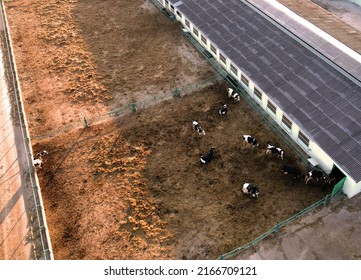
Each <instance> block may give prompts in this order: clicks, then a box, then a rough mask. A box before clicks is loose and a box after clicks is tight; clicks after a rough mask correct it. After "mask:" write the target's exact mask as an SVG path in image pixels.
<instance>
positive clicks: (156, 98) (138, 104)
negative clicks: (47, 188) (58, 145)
mask: <svg viewBox="0 0 361 280" xmlns="http://www.w3.org/2000/svg"><path fill="white" fill-rule="evenodd" d="M220 80H222V77H221V76H220V75H218V74H216V75H213V76H211V77H209V78H207V79H205V80H202V81H199V82H196V83H192V84H188V85H186V86H183V87H174V88H173V89H172V90H169V91H164V92H162V93H160V94H157V95H152V96H150V97H148V98H145V99H142V100H139V101H134V102H130V103H128V104H126V105H124V106H122V107H119V108H116V109H113V110H111V111H108V112H106V113H104V114H99V115H93V116H84V118H83V119H82V120H79V123H69V124H68V125H64V126H62V127H60V128H58V129H56V130H52V131H50V132H48V133H44V134H39V135H35V136H33V137H32V139H34V140H41V139H46V138H50V137H54V136H55V135H57V134H59V133H64V132H67V131H69V130H71V129H75V128H79V127H81V126H82V124H83V125H84V126H85V127H88V126H90V125H92V124H95V123H98V122H102V121H106V120H109V119H111V118H115V117H120V116H124V115H126V114H128V113H131V112H136V111H137V110H139V109H144V108H146V107H149V106H152V105H155V104H158V103H160V102H162V101H165V100H170V99H172V98H176V97H180V96H185V95H187V94H189V93H192V92H194V91H196V90H199V89H202V88H204V87H207V86H210V85H212V84H215V83H217V82H218V81H220Z"/></svg>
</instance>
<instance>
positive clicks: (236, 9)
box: [170, 0, 361, 182]
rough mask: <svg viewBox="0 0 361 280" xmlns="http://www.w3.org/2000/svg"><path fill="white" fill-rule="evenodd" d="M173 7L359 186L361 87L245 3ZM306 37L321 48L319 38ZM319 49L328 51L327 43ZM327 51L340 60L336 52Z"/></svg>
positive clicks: (208, 1) (213, 0)
mask: <svg viewBox="0 0 361 280" xmlns="http://www.w3.org/2000/svg"><path fill="white" fill-rule="evenodd" d="M170 2H173V4H174V3H175V2H178V6H177V8H178V9H179V11H180V12H181V13H183V14H184V15H185V17H187V18H188V19H189V20H190V21H191V22H192V23H194V24H195V25H196V26H197V28H198V29H199V31H200V32H201V33H202V34H204V35H205V36H206V37H207V38H208V39H209V40H210V41H211V42H212V43H213V44H214V45H215V46H216V47H217V48H218V49H220V51H221V52H222V53H224V54H225V55H226V56H227V57H228V58H229V59H231V60H232V61H233V63H234V64H236V65H237V66H238V67H239V68H240V69H241V71H242V72H244V73H245V74H246V75H247V76H248V77H249V78H250V79H251V80H252V81H253V82H254V83H255V84H256V85H257V86H258V87H259V88H260V89H262V90H263V91H264V92H265V93H266V94H267V95H268V96H269V97H270V98H271V99H272V100H273V101H274V102H275V103H276V105H277V106H278V107H279V108H280V109H281V110H282V111H284V112H285V113H286V114H287V115H288V116H289V117H291V118H292V120H293V121H294V122H295V123H296V124H297V125H298V126H299V127H300V128H301V129H302V130H303V131H304V132H305V133H306V134H307V135H308V136H309V137H310V139H311V140H312V141H314V142H316V143H317V144H318V145H319V146H320V147H321V148H322V149H323V150H324V151H325V152H326V153H327V154H328V155H329V156H330V157H331V158H332V159H333V160H334V161H335V162H336V164H338V165H339V166H340V167H341V168H342V169H343V170H345V171H346V172H347V173H348V175H349V176H350V177H352V178H353V179H354V180H355V181H357V182H359V181H361V110H360V108H361V87H360V84H361V83H360V81H358V80H357V79H353V78H352V79H349V77H348V76H347V75H346V76H345V75H344V74H342V73H341V72H340V71H339V70H337V69H335V68H334V66H332V65H331V64H330V62H328V61H327V60H325V58H320V56H319V55H316V54H315V53H314V52H313V51H312V50H310V49H309V48H306V47H305V46H304V45H302V44H301V43H300V42H299V40H298V39H297V38H296V39H295V38H294V37H293V35H292V36H290V34H288V33H287V32H284V30H281V29H280V28H279V27H277V26H276V25H275V24H274V23H273V22H271V21H270V20H269V19H267V17H264V16H262V15H260V13H259V11H256V10H254V9H253V8H252V7H250V6H249V5H246V4H245V3H243V1H242V0H227V1H224V0H198V1H197V0H181V1H170ZM180 2H182V3H181V4H180ZM230 19H232V20H230ZM303 32H304V33H307V36H309V38H311V37H313V36H314V37H315V38H313V40H314V41H315V42H318V43H319V41H317V38H316V37H317V36H316V35H315V34H313V33H310V32H309V31H306V30H304V31H303ZM320 48H321V49H320V51H322V49H327V48H328V47H327V46H326V45H325V43H324V42H323V43H322V44H320ZM327 50H328V51H329V53H330V54H331V55H333V56H336V52H335V50H334V49H332V50H331V49H329V48H328V49H327ZM337 57H338V58H340V57H342V61H343V63H344V65H343V68H344V69H347V67H349V68H350V69H351V68H352V69H361V66H360V65H358V64H359V63H358V64H357V63H356V64H355V61H354V60H353V59H352V58H350V57H348V56H347V55H346V54H340V53H338V54H337ZM346 64H348V66H347V65H346ZM345 65H346V66H345Z"/></svg>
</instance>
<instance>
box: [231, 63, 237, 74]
mask: <svg viewBox="0 0 361 280" xmlns="http://www.w3.org/2000/svg"><path fill="white" fill-rule="evenodd" d="M231 72H232V74H234V75H235V76H237V75H238V70H237V68H236V66H234V65H233V64H232V63H231Z"/></svg>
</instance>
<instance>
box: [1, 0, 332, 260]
mask: <svg viewBox="0 0 361 280" xmlns="http://www.w3.org/2000/svg"><path fill="white" fill-rule="evenodd" d="M6 7H7V13H8V19H9V23H10V26H11V33H12V38H13V43H14V48H15V54H16V59H17V65H18V71H19V76H20V81H21V85H22V91H23V98H24V102H25V108H26V113H27V118H28V122H29V127H30V132H31V134H32V136H33V137H34V139H41V138H42V139H41V140H35V141H34V140H33V147H34V151H40V150H43V149H45V150H47V151H48V152H49V155H48V156H47V157H45V158H44V164H43V169H42V170H41V171H39V172H38V176H39V180H40V184H41V187H42V194H43V200H44V204H45V210H46V215H47V222H48V227H49V230H50V235H51V241H52V245H53V250H54V256H55V258H56V259H214V258H217V257H218V256H220V255H221V254H223V253H226V252H228V251H230V250H232V249H234V248H235V247H238V246H241V245H243V244H245V243H247V242H249V241H251V240H252V239H254V238H255V237H257V236H258V235H260V234H261V233H263V232H264V231H266V230H268V229H269V228H271V227H273V226H274V225H275V224H276V223H277V222H279V221H282V220H283V219H285V218H288V217H289V216H291V215H292V214H295V213H296V212H298V211H300V210H302V209H303V208H305V207H307V206H308V205H310V204H312V203H313V202H316V201H317V200H319V199H321V198H322V197H324V196H325V195H326V194H327V193H329V192H330V191H331V186H328V185H324V184H322V183H319V182H312V183H309V184H308V185H305V183H304V181H303V179H293V178H291V177H288V176H285V175H283V174H282V172H281V166H282V164H283V163H284V162H287V163H290V164H293V165H296V166H299V167H300V168H302V169H305V168H306V167H305V166H302V165H301V163H300V162H299V160H298V158H297V157H296V156H295V155H293V154H292V150H291V149H290V148H288V147H287V146H286V145H285V144H284V143H283V142H282V141H281V140H280V139H279V138H278V137H277V136H276V135H275V134H274V133H273V131H272V130H271V129H270V128H268V126H267V125H266V124H264V122H263V121H262V119H261V118H260V117H259V116H258V115H257V114H256V113H255V112H254V111H253V110H252V109H250V108H249V106H248V105H247V104H246V103H245V102H244V101H241V102H240V103H237V104H234V103H232V102H230V100H228V99H227V96H226V87H227V85H226V84H225V83H224V82H220V83H218V84H216V85H212V86H209V87H205V88H203V89H200V90H198V91H196V92H193V93H192V94H191V95H187V96H183V97H181V98H173V99H170V100H166V101H163V102H162V103H160V104H158V105H154V106H152V107H148V108H144V109H139V110H137V112H135V113H129V114H127V115H125V116H123V117H119V118H113V119H111V118H109V119H108V120H103V121H102V122H98V123H94V124H91V126H90V127H89V128H83V127H82V126H81V121H82V119H83V117H84V116H92V115H96V114H100V113H106V112H108V111H110V110H113V109H115V108H119V107H121V106H124V105H126V104H129V102H132V101H141V100H142V99H144V98H148V97H151V96H155V95H157V94H159V93H161V92H169V91H171V90H172V89H173V88H174V87H182V86H186V85H188V84H192V83H196V82H199V81H203V80H205V79H207V78H209V77H211V76H213V75H214V72H213V71H212V70H211V68H210V67H209V66H208V65H207V63H206V62H205V61H204V60H203V58H202V57H201V56H200V55H199V54H198V53H197V52H196V50H195V49H194V48H193V47H192V46H191V45H190V44H189V43H188V42H187V41H186V40H185V39H184V38H183V36H182V35H181V34H180V31H179V25H178V23H175V22H170V21H169V20H168V19H167V18H166V17H165V16H164V15H162V14H161V13H160V12H159V11H158V10H157V9H156V8H155V7H154V6H153V5H152V4H151V3H150V1H140V0H135V1H126V0H119V1H110V0H104V1H94V0H87V1H85V0H72V1H70V0H68V1H66V0H63V1H59V0H48V1H40V0H35V1H31V3H29V1H26V0H14V1H12V2H6ZM29 29H30V30H32V32H29V31H28V30H29ZM219 101H224V102H228V104H229V106H230V112H229V114H227V115H226V116H224V117H221V116H219V114H218V108H219ZM192 120H198V121H200V122H201V124H202V125H203V127H204V128H205V130H206V135H205V136H203V137H199V136H198V135H197V134H195V132H194V131H193V130H192ZM77 123H79V126H80V127H79V126H78V125H77ZM69 124H73V127H77V126H78V128H76V129H72V130H69V131H66V132H64V131H62V130H61V128H62V127H64V126H67V125H69ZM59 130H61V132H59ZM49 132H50V134H49ZM44 134H47V135H50V136H49V137H46V138H44V137H38V136H40V135H44ZM243 134H251V135H254V136H256V137H257V138H258V140H259V142H260V144H261V147H260V148H259V149H252V148H251V147H249V146H248V145H247V144H246V143H244V142H243V141H242V135H243ZM267 143H272V144H275V145H277V146H280V147H282V148H283V149H284V150H285V159H284V161H282V160H280V159H278V158H276V157H273V156H272V155H266V154H265V147H266V146H267ZM211 146H214V147H216V157H215V159H214V161H212V162H211V163H210V164H209V165H207V166H201V165H200V164H199V163H198V160H199V156H200V155H201V154H203V153H205V152H207V151H208V149H209V148H210V147H211ZM244 182H253V183H255V184H256V185H257V186H258V187H259V188H260V191H261V196H260V198H259V199H258V200H255V199H253V198H252V197H249V196H246V195H244V194H243V193H242V192H241V185H242V184H243V183H244Z"/></svg>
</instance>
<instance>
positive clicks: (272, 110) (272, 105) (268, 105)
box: [267, 100, 277, 114]
mask: <svg viewBox="0 0 361 280" xmlns="http://www.w3.org/2000/svg"><path fill="white" fill-rule="evenodd" d="M267 109H269V110H270V111H271V112H272V113H273V114H276V110H277V108H276V106H275V105H274V104H273V103H272V102H271V101H269V100H268V102H267Z"/></svg>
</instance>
